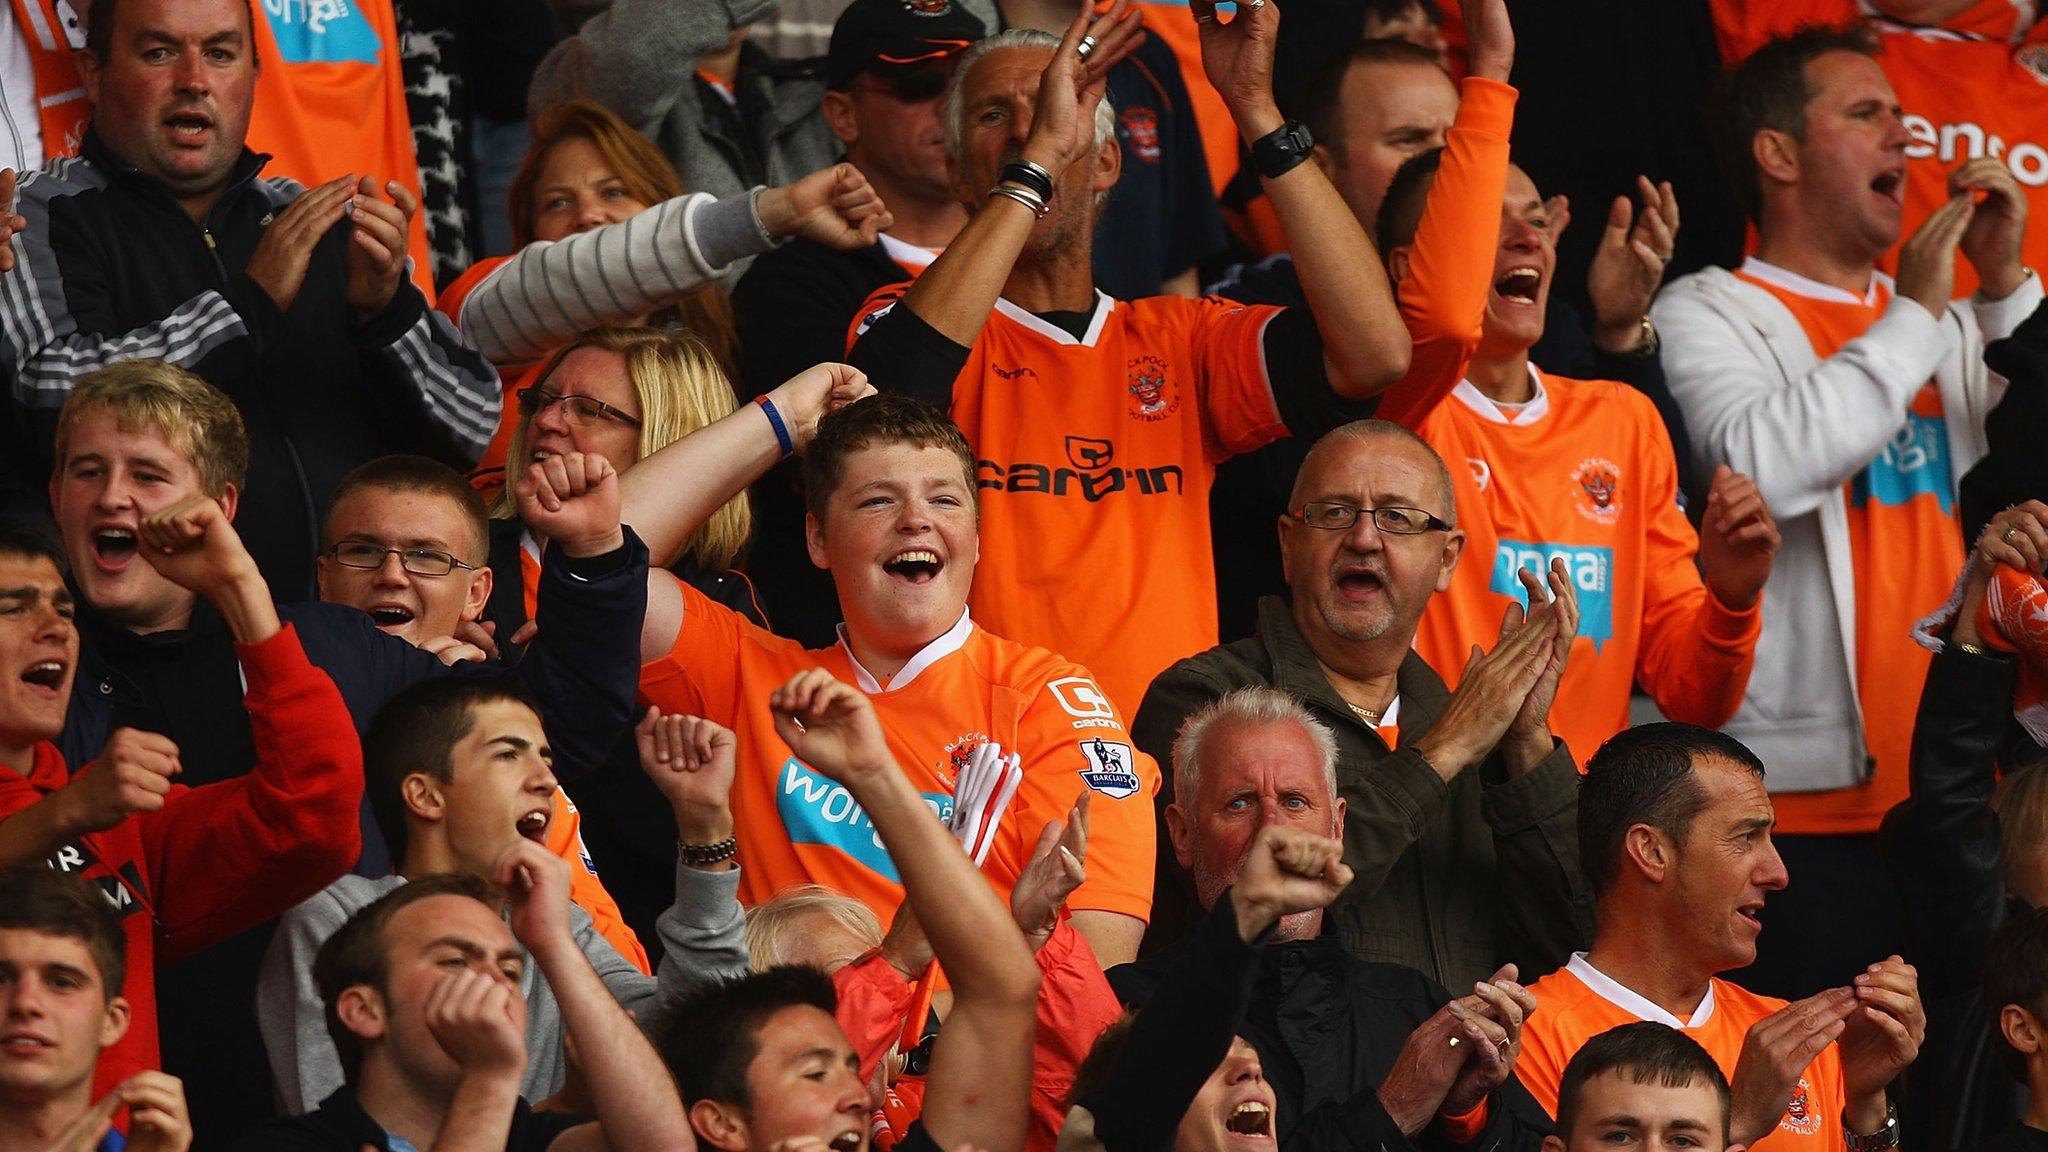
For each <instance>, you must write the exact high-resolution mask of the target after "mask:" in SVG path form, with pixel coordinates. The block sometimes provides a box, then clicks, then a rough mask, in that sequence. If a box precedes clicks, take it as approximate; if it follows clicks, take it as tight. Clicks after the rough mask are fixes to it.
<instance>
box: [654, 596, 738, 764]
mask: <svg viewBox="0 0 2048 1152" xmlns="http://www.w3.org/2000/svg"><path fill="white" fill-rule="evenodd" d="M662 575H664V576H668V578H669V579H671V580H675V582H676V586H677V587H678V588H679V589H680V590H681V591H682V594H683V626H682V627H681V628H678V629H676V644H675V647H673V648H671V649H669V651H668V654H667V655H665V656H662V657H661V658H659V659H657V660H651V661H649V662H647V663H645V664H642V665H641V666H640V698H641V700H642V701H644V702H647V703H650V704H655V705H659V706H660V708H661V710H662V711H663V712H684V713H688V714H690V715H692V716H702V717H704V718H706V719H708V720H715V721H717V722H718V723H720V724H723V725H725V726H726V727H728V728H729V727H731V726H732V725H733V724H734V723H735V722H736V721H737V720H738V718H739V713H740V701H739V691H740V661H741V659H742V654H743V652H744V649H745V645H746V641H747V638H746V635H745V630H746V629H747V628H748V627H749V625H748V623H747V621H746V620H745V619H743V618H742V617H741V616H740V614H739V613H737V612H734V611H733V610H732V609H730V608H727V607H726V606H725V605H723V604H719V603H716V602H714V601H713V600H711V598H710V597H707V596H705V595H704V594H703V593H702V592H699V591H697V589H695V588H694V587H691V585H690V584H689V582H688V581H686V580H682V579H680V578H677V577H675V576H671V575H669V574H668V573H666V572H664V573H662Z"/></svg>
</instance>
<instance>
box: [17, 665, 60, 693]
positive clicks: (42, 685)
mask: <svg viewBox="0 0 2048 1152" xmlns="http://www.w3.org/2000/svg"><path fill="white" fill-rule="evenodd" d="M70 670H71V669H70V666H69V665H67V664H65V663H64V662H63V661H62V660H38V661H36V662H35V663H33V664H31V665H29V666H28V668H27V669H25V670H24V671H23V672H22V674H21V680H22V683H24V684H27V685H28V686H29V687H31V688H34V689H36V690H37V691H39V692H44V693H48V694H49V695H51V696H57V695H60V694H62V692H63V691H64V677H65V674H66V673H68V672H69V671H70Z"/></svg>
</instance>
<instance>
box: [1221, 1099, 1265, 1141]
mask: <svg viewBox="0 0 2048 1152" xmlns="http://www.w3.org/2000/svg"><path fill="white" fill-rule="evenodd" d="M1223 1130H1224V1131H1226V1132H1228V1133H1230V1134H1231V1135H1232V1136H1247V1137H1250V1138H1252V1139H1254V1140H1271V1139H1272V1138H1273V1109H1272V1108H1271V1107H1269V1106H1267V1104H1266V1103H1265V1102H1264V1101H1261V1100H1246V1101H1245V1102H1244V1103H1242V1104H1239V1105H1238V1106H1237V1107H1235V1108H1233V1109H1231V1110H1230V1115H1229V1116H1226V1117H1224V1120H1223Z"/></svg>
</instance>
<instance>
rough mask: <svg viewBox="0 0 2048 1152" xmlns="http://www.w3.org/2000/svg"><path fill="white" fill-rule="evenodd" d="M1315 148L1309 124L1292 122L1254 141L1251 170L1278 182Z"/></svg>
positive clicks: (1314, 140)
mask: <svg viewBox="0 0 2048 1152" xmlns="http://www.w3.org/2000/svg"><path fill="white" fill-rule="evenodd" d="M1315 146H1316V138H1315V137H1314V136H1311V135H1309V131H1308V125H1306V124H1303V123H1302V122H1301V121H1299V120H1289V121H1288V122H1287V123H1285V124H1282V125H1281V126H1280V127H1278V128H1276V129H1274V130H1273V131H1271V132H1268V133H1266V134H1265V135H1264V136H1261V137H1259V138H1258V139H1257V140H1254V141H1252V171H1254V172H1257V173H1258V174H1259V176H1260V177H1261V178H1262V179H1266V180H1275V179H1278V178H1279V177H1282V176H1285V175H1286V174H1287V173H1289V172H1292V171H1294V169H1295V167H1296V166H1297V165H1299V164H1300V163H1301V162H1302V161H1303V160H1306V159H1308V157H1309V153H1310V151H1311V150H1313V149H1314V148H1315Z"/></svg>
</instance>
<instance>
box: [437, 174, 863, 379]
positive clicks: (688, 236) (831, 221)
mask: <svg viewBox="0 0 2048 1152" xmlns="http://www.w3.org/2000/svg"><path fill="white" fill-rule="evenodd" d="M757 221H758V222H757ZM889 224H890V217H889V214H888V212H887V210H886V209H885V208H884V207H883V205H882V201H881V198H880V197H879V196H877V195H876V194H875V190H874V188H873V186H872V185H870V184H869V183H868V182H867V178H866V177H864V176H862V175H861V174H860V171H859V169H857V168H855V167H854V166H853V165H851V164H835V165H833V166H832V167H830V168H826V169H822V170H820V171H817V172H813V173H811V174H810V175H809V176H806V177H804V178H803V179H801V180H798V181H797V182H795V183H794V184H791V185H789V186H787V187H782V188H768V189H764V190H763V191H762V192H761V194H760V195H759V196H758V197H755V196H753V195H751V194H746V195H738V196H728V197H726V198H725V199H723V200H714V199H712V198H711V197H710V196H708V195H705V194H703V193H695V194H691V195H686V196H678V197H676V198H674V199H672V200H665V201H663V202H661V203H660V204H656V205H655V206H653V207H652V208H649V209H647V210H646V211H644V212H641V213H639V214H637V215H635V216H633V217H631V218H629V219H626V220H621V221H619V222H618V223H616V224H606V225H604V226H602V227H599V228H593V229H591V230H590V231H588V232H581V233H578V234H576V235H574V236H570V237H567V238H566V239H563V240H558V241H553V242H549V241H538V242H535V243H532V244H528V245H527V246H526V247H524V248H522V249H520V250H519V252H518V253H517V254H515V255H514V256H513V257H512V258H511V259H510V260H508V261H506V262H505V263H503V264H501V265H499V266H498V267H497V269H496V270H495V271H493V272H491V273H490V274H489V275H488V276H486V277H485V278H484V281H483V283H481V284H478V285H477V286H476V287H475V288H474V289H472V290H471V291H470V293H469V295H468V297H467V298H466V299H464V300H463V301H462V303H461V306H460V307H459V308H458V309H457V311H456V313H455V318H456V323H457V325H458V326H459V327H460V328H461V329H462V334H463V336H464V337H465V338H466V339H468V340H469V341H470V342H471V343H472V344H474V345H475V346H476V349H477V350H478V351H479V352H482V353H483V354H484V355H485V356H487V357H489V358H490V360H491V361H492V362H493V363H498V364H503V363H506V362H510V361H520V360H531V359H534V358H537V357H539V356H541V355H542V354H544V353H546V352H547V351H548V350H549V349H552V348H559V347H561V346H562V345H563V344H565V343H567V342H568V341H569V340H571V339H573V338H574V337H575V336H576V334H577V333H579V332H582V331H584V330H586V329H589V328H594V327H596V326H597V325H599V324H637V323H639V321H640V318H641V317H643V316H645V315H646V314H647V313H648V312H650V311H653V310H654V309H656V308H659V307H661V306H663V305H665V304H671V303H674V302H675V301H677V300H680V299H682V298H683V297H685V296H688V295H689V294H691V293H693V292H695V291H697V290H698V289H701V288H703V287H704V286H705V285H706V284H709V283H710V282H712V281H713V280H714V279H716V278H717V277H719V276H720V275H723V274H724V273H725V272H726V270H727V269H728V268H729V267H730V266H731V265H732V263H733V262H734V261H737V260H743V259H745V258H747V257H749V256H758V255H760V254H761V253H763V252H766V251H768V250H769V249H770V248H771V247H773V246H774V245H775V244H776V243H777V242H779V241H781V240H784V239H787V238H789V237H791V236H803V237H806V238H808V239H812V240H815V241H817V242H818V243H820V244H825V245H828V246H830V247H834V248H840V249H851V248H864V247H867V246H868V245H870V244H873V243H874V242H875V237H876V236H877V235H878V234H879V233H880V231H881V230H882V229H884V228H887V227H888V226H889Z"/></svg>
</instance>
